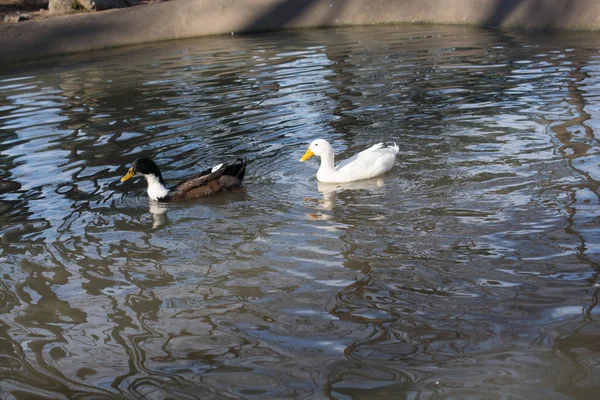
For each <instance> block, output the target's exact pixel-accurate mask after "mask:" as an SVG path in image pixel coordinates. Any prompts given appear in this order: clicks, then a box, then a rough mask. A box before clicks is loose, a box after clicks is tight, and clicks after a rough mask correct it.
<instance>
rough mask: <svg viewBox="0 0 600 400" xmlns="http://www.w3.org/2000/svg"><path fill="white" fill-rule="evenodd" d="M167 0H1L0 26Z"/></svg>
mask: <svg viewBox="0 0 600 400" xmlns="http://www.w3.org/2000/svg"><path fill="white" fill-rule="evenodd" d="M158 1H167V0H0V24H3V23H17V22H23V21H28V20H32V19H42V18H49V17H52V16H56V15H62V14H67V13H76V12H90V11H92V12H94V11H101V10H108V9H111V8H123V7H131V6H135V5H139V4H147V3H154V2H158Z"/></svg>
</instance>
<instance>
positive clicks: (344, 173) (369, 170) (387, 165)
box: [300, 139, 400, 183]
mask: <svg viewBox="0 0 600 400" xmlns="http://www.w3.org/2000/svg"><path fill="white" fill-rule="evenodd" d="M399 150H400V149H399V147H398V146H397V145H396V144H395V143H394V145H393V146H389V147H384V146H383V143H378V144H376V145H374V146H372V147H369V148H368V149H366V150H364V151H361V152H360V153H358V154H356V155H355V156H353V157H351V158H348V159H347V160H344V161H342V162H341V163H339V164H338V166H337V167H336V166H335V165H334V157H335V155H334V153H333V148H332V147H331V145H330V144H329V142H328V141H327V140H324V139H317V140H315V141H313V142H312V143H311V144H310V146H309V147H308V150H306V153H305V154H304V156H303V157H302V158H301V159H300V161H305V160H307V159H309V158H310V157H312V156H319V157H321V166H320V167H319V170H318V171H317V180H318V181H319V182H328V183H343V182H353V181H359V180H362V179H369V178H374V177H376V176H379V175H383V174H384V173H386V172H387V171H389V170H390V169H392V167H393V166H394V162H395V161H396V154H398V151H399Z"/></svg>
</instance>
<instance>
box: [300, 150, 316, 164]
mask: <svg viewBox="0 0 600 400" xmlns="http://www.w3.org/2000/svg"><path fill="white" fill-rule="evenodd" d="M314 155H315V153H313V152H312V150H311V149H308V150H306V153H304V155H303V156H302V158H301V159H300V162H304V161H306V160H308V159H309V158H311V157H312V156H314Z"/></svg>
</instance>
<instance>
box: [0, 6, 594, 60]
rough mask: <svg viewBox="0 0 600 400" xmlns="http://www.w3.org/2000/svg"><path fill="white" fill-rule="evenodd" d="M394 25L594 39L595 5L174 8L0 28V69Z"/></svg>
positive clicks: (61, 18) (77, 16) (138, 8)
mask: <svg viewBox="0 0 600 400" xmlns="http://www.w3.org/2000/svg"><path fill="white" fill-rule="evenodd" d="M395 23H435V24H449V25H459V24H464V25H476V26H494V27H503V28H518V29H530V30H586V31H600V6H599V5H598V4H597V3H596V0H578V1H577V2H574V1H569V0H546V1H545V2H544V3H543V6H541V5H540V3H539V2H537V1H533V0H531V1H518V0H461V1H458V0H450V1H448V0H407V1H403V2H397V1H394V0H327V1H321V0H304V1H302V0H177V1H169V2H161V3H154V4H147V5H143V6H136V7H131V8H126V9H116V10H109V11H102V12H96V13H83V14H81V13H80V14H74V15H66V16H57V17H52V18H47V19H43V20H33V21H25V22H22V23H19V24H4V25H0V54H2V57H1V58H0V64H8V63H14V62H18V61H24V60H31V59H38V58H43V57H48V56H54V55H61V54H68V53H77V52H82V51H91V50H99V49H105V48H110V47H118V46H126V45H133V44H142V43H150V42H157V41H164V40H174V39H181V38H190V37H197V36H208V35H220V34H231V33H234V34H236V33H250V32H262V31H271V30H282V29H299V28H324V27H341V26H355V25H377V24H395Z"/></svg>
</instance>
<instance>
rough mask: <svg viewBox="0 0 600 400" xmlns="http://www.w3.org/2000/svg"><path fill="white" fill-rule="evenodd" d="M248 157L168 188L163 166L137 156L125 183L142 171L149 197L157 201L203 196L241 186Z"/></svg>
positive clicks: (125, 177)
mask: <svg viewBox="0 0 600 400" xmlns="http://www.w3.org/2000/svg"><path fill="white" fill-rule="evenodd" d="M246 164H247V160H246V159H245V158H239V159H237V160H236V161H234V162H232V163H230V164H219V165H216V166H214V167H213V168H210V169H207V170H204V171H202V172H200V173H199V174H196V175H192V176H190V177H188V178H186V179H184V180H183V181H181V182H179V183H178V184H177V185H175V186H173V187H172V188H170V189H169V188H167V187H166V186H165V182H164V181H163V177H162V174H161V173H160V169H159V168H158V166H157V165H156V163H155V162H154V161H152V160H151V159H149V158H138V159H137V160H135V161H134V162H133V164H132V165H131V168H129V171H128V172H127V174H126V175H125V176H124V177H122V178H121V182H125V181H126V180H128V179H129V178H131V177H132V176H134V175H136V174H141V175H143V176H144V178H146V182H147V183H148V197H150V199H152V200H157V201H180V200H190V199H195V198H198V197H204V196H208V195H211V194H213V193H218V192H221V191H224V190H229V189H233V188H236V187H239V186H241V184H242V180H243V179H244V174H245V173H246Z"/></svg>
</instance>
